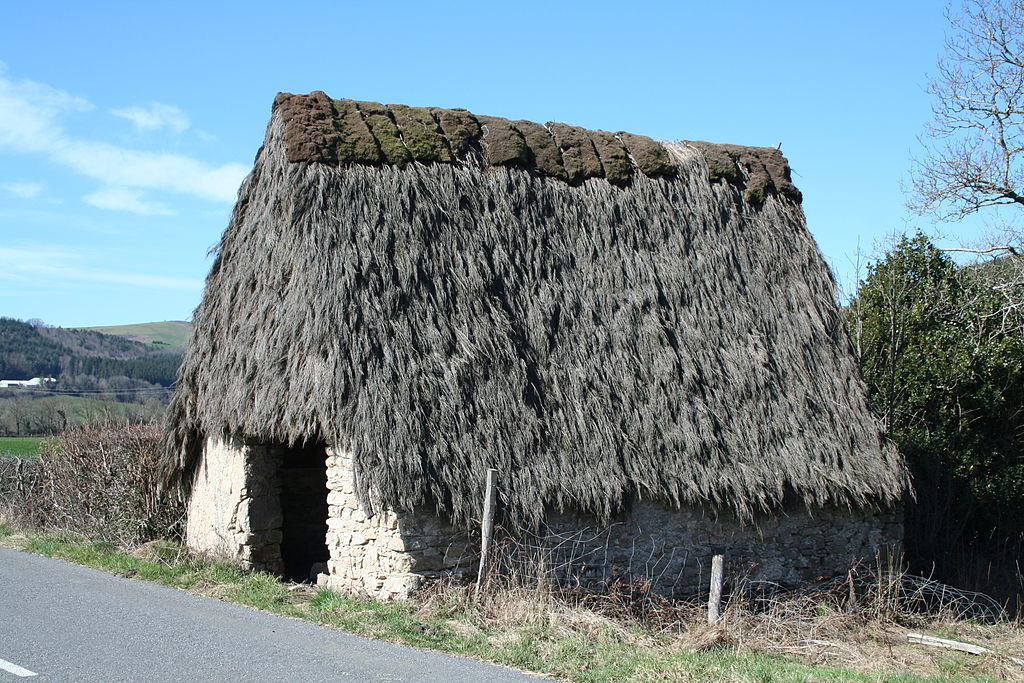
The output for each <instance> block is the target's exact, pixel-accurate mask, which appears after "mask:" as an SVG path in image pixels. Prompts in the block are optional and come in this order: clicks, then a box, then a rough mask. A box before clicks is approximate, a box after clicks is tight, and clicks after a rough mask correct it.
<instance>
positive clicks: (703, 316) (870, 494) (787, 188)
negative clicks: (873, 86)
mask: <svg viewBox="0 0 1024 683" xmlns="http://www.w3.org/2000/svg"><path fill="white" fill-rule="evenodd" d="M799 201H800V194H799V192H798V191H797V190H796V188H794V187H793V185H792V183H791V182H790V175H789V167H788V165H787V164H786V161H785V159H783V157H782V156H781V154H780V153H779V152H778V151H777V150H775V149H762V148H749V147H734V146H728V145H709V144H707V143H685V142H683V143H661V142H656V141H654V140H651V139H650V138H645V137H641V136H635V135H629V134H626V133H616V134H612V133H606V132H602V131H588V130H584V129H581V128H576V127H573V126H568V125H565V124H557V123H549V124H546V125H539V124H535V123H530V122H526V121H507V120H505V119H498V118H491V117H482V116H473V115H472V114H470V113H469V112H466V111H464V110H458V109H451V110H448V109H420V108H413V107H404V106H398V105H389V106H387V107H385V106H383V105H380V104H376V103H368V102H354V101H350V100H331V99H329V98H328V97H327V96H326V95H324V94H323V93H319V92H316V93H312V94H310V95H279V96H278V98H277V99H276V100H275V103H274V111H273V115H272V117H271V121H270V124H269V126H268V128H267V135H266V140H265V142H264V145H263V147H262V148H261V150H260V152H259V154H258V156H257V159H256V164H255V167H254V169H253V171H252V173H251V174H250V175H249V177H248V178H247V179H246V181H245V183H244V184H243V186H242V189H241V191H240V195H239V199H238V203H237V205H236V207H235V210H234V214H233V216H232V219H231V222H230V224H229V226H228V228H227V230H226V231H225V233H224V236H223V238H222V240H221V242H220V244H219V245H218V247H217V250H216V251H217V257H216V261H215V263H214V265H213V268H212V270H211V272H210V275H209V277H208V278H207V283H206V291H205V294H204V297H203V301H202V303H201V304H200V306H199V308H198V309H197V310H196V313H195V317H194V323H195V327H194V331H193V335H192V340H191V342H190V345H189V347H188V351H187V353H186V356H185V359H184V362H183V363H182V366H181V370H180V373H179V377H178V390H177V393H176V394H175V397H174V400H173V402H172V405H171V409H170V417H169V425H168V427H169V429H168V444H169V451H168V459H167V461H166V463H165V465H166V471H167V474H168V480H169V482H171V483H174V482H184V483H186V484H187V482H188V479H189V473H190V472H191V471H192V470H191V468H192V467H193V466H194V464H195V462H196V455H197V451H198V448H199V447H200V446H201V440H202V439H203V438H204V437H205V436H207V435H214V434H228V433H233V434H240V435H243V436H245V437H249V438H253V439H258V440H265V441H268V442H288V443H297V442H303V441H309V440H320V441H325V442H327V443H330V444H335V445H337V446H340V447H343V448H347V449H351V451H352V452H353V453H354V456H355V461H356V473H357V477H358V480H359V485H360V489H361V491H360V495H361V496H362V498H363V500H364V502H368V503H371V504H374V505H386V506H389V507H393V508H399V509H403V508H409V507H411V506H414V505H419V504H428V505H436V506H437V507H438V509H439V510H441V511H442V512H443V513H445V514H447V515H449V516H450V517H452V518H453V519H456V520H460V521H466V520H468V519H471V518H473V517H475V516H476V515H477V514H478V510H479V506H480V501H481V499H482V487H483V479H484V476H483V473H484V471H485V469H486V468H487V467H496V468H497V469H498V470H499V472H500V473H501V475H500V476H501V480H502V482H503V491H504V495H505V498H506V499H505V503H506V504H507V506H508V509H509V510H510V511H511V513H512V514H513V515H515V516H517V517H518V518H519V519H520V520H521V521H524V522H534V521H536V520H537V519H539V517H540V516H541V515H542V514H543V511H544V509H545V508H546V507H557V508H576V509H581V510H586V511H590V512H593V513H596V514H598V515H601V516H607V515H609V514H611V513H613V512H614V511H615V510H616V509H618V508H619V507H620V506H621V505H623V504H624V502H625V501H628V500H629V499H631V498H632V497H635V496H640V497H642V498H653V499H659V500H662V501H665V502H668V503H672V504H697V505H706V506H709V507H716V508H721V509H732V510H735V511H737V512H740V513H749V512H751V511H753V510H757V509H761V508H771V507H773V506H777V505H779V504H780V503H781V502H782V501H783V499H784V498H785V499H786V500H797V501H801V502H803V503H804V504H806V505H808V506H816V505H825V504H833V503H834V504H845V505H875V504H879V505H885V504H888V503H891V502H892V501H894V500H896V499H897V498H898V497H899V496H900V495H901V493H902V491H903V490H904V487H905V485H906V474H905V470H904V467H903V464H902V461H901V460H900V458H899V456H898V454H897V453H896V452H895V451H894V450H893V449H892V448H891V447H890V446H889V445H887V443H886V442H885V441H884V440H883V438H882V437H881V436H880V434H879V428H878V426H877V424H876V422H875V420H874V419H873V417H872V415H871V414H870V413H869V411H868V408H867V406H866V403H865V392H864V387H863V385H862V383H861V381H860V379H859V376H858V371H857V367H856V364H855V362H854V359H853V357H852V355H851V353H850V351H849V345H848V341H847V338H846V336H845V333H844V330H843V327H842V325H841V323H840V319H839V315H838V313H837V309H836V306H835V304H834V294H835V285H834V282H833V280H832V277H831V274H830V273H829V271H828V268H827V267H826V266H825V264H824V263H823V261H822V258H821V256H820V254H819V253H818V249H817V247H816V246H815V244H814V241H813V239H812V238H811V236H810V234H809V233H808V231H807V228H806V226H805V224H804V217H803V213H802V211H801V209H800V206H799Z"/></svg>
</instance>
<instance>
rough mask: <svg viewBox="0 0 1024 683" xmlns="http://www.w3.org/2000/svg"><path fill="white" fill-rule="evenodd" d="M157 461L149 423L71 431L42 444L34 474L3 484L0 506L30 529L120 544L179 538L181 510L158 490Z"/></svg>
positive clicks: (156, 432) (156, 435) (156, 433)
mask: <svg viewBox="0 0 1024 683" xmlns="http://www.w3.org/2000/svg"><path fill="white" fill-rule="evenodd" d="M159 457H160V429H159V428H158V427H156V426H154V425H117V426H110V425H108V426H103V427H75V428H71V429H69V430H67V431H65V432H64V433H63V434H61V436H59V437H58V438H55V439H50V440H47V441H46V442H44V444H43V447H42V449H41V452H40V458H39V461H38V463H36V465H35V467H33V468H32V471H31V472H29V471H27V470H24V471H23V472H22V475H21V477H20V479H19V481H17V482H16V483H8V484H7V485H6V486H0V502H3V500H4V499H6V501H7V504H6V507H7V508H8V509H9V510H10V511H11V512H13V513H14V516H17V517H20V518H22V521H24V522H26V523H29V524H31V525H33V526H38V527H43V528H49V529H61V530H65V531H73V532H76V533H81V534H84V535H86V536H89V537H91V538H95V539H101V540H106V541H112V542H115V543H118V544H119V545H121V546H124V547H132V546H136V545H139V544H141V543H144V542H146V541H150V540H153V539H156V538H178V537H180V535H181V526H182V520H183V518H184V509H183V506H182V504H181V503H180V502H178V501H175V500H171V499H170V498H169V497H168V496H166V495H163V494H161V493H159V492H158V490H157V484H156V482H157V478H156V469H157V463H158V461H159ZM9 514H10V512H9Z"/></svg>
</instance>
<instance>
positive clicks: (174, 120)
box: [110, 102, 191, 133]
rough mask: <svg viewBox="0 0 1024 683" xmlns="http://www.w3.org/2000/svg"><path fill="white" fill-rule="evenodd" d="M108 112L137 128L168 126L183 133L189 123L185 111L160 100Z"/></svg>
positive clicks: (147, 128)
mask: <svg viewBox="0 0 1024 683" xmlns="http://www.w3.org/2000/svg"><path fill="white" fill-rule="evenodd" d="M110 113H111V114H113V115H114V116H119V117H121V118H122V119H128V120H129V121H131V122H132V123H134V124H135V127H136V128H138V129H139V130H160V129H161V128H170V129H171V130H173V131H174V132H175V133H183V132H185V130H186V129H188V127H189V126H190V125H191V123H190V122H189V120H188V116H186V115H185V112H183V111H182V110H180V109H178V108H177V107H172V106H171V105H169V104H161V103H160V102H150V104H149V106H148V107H127V108H125V109H111V110H110Z"/></svg>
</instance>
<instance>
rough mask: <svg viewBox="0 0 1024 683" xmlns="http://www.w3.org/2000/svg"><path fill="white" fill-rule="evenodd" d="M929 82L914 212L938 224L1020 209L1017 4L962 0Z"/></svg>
mask: <svg viewBox="0 0 1024 683" xmlns="http://www.w3.org/2000/svg"><path fill="white" fill-rule="evenodd" d="M947 16H948V18H949V21H950V24H951V26H952V29H953V32H952V33H951V34H950V36H949V37H948V38H947V39H946V55H945V57H943V58H942V59H941V60H940V61H939V65H938V75H937V76H936V77H935V78H934V79H933V80H932V82H931V83H930V84H929V88H928V92H929V93H930V94H931V95H932V96H933V97H934V98H935V100H934V104H933V105H932V112H933V114H934V119H933V121H932V122H931V124H929V126H928V127H927V130H926V132H925V136H924V138H923V139H922V142H923V143H924V145H925V149H926V154H925V155H924V156H923V157H922V158H921V159H919V160H918V161H917V162H916V163H915V167H914V185H913V188H914V193H915V196H914V198H913V200H912V205H913V207H914V208H916V209H918V210H919V211H922V212H927V213H932V214H934V215H936V216H938V217H939V218H941V219H943V220H957V219H960V218H963V217H964V216H967V215H969V214H972V213H975V212H977V211H978V210H979V209H982V208H985V207H989V206H998V205H1003V204H1015V205H1019V206H1020V207H1021V208H1024V168H1022V160H1021V155H1022V153H1024V0H1002V1H1000V0H967V2H966V4H965V6H964V8H963V10H962V11H961V12H959V13H955V12H953V11H952V10H950V11H949V12H948V13H947Z"/></svg>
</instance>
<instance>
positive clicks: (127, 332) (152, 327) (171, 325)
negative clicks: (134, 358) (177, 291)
mask: <svg viewBox="0 0 1024 683" xmlns="http://www.w3.org/2000/svg"><path fill="white" fill-rule="evenodd" d="M75 329H79V330H92V331H94V332H100V333H102V334H109V335H114V336H118V337H124V338H126V339H130V340H132V341H136V342H140V343H142V344H152V345H153V346H160V347H163V348H165V349H180V348H184V346H185V342H186V341H187V340H188V335H189V333H190V332H191V331H192V323H190V322H187V321H185V320H165V321H163V322H159V323H138V324H135V325H105V326H101V327H79V328H75Z"/></svg>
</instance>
